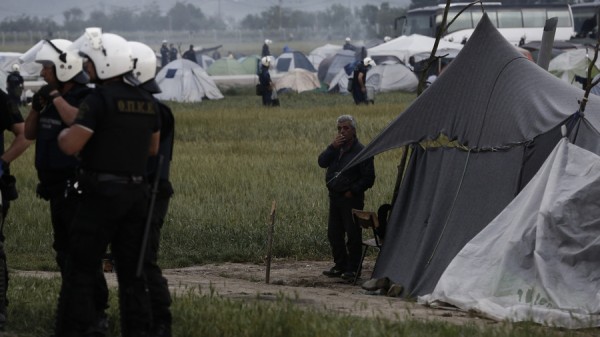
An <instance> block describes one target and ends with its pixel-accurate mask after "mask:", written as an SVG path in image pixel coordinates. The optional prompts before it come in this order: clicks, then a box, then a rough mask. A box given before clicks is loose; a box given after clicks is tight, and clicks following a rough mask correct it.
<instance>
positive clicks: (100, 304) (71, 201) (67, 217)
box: [48, 182, 108, 316]
mask: <svg viewBox="0 0 600 337" xmlns="http://www.w3.org/2000/svg"><path fill="white" fill-rule="evenodd" d="M65 189H66V182H65V184H64V185H62V186H59V188H56V189H54V191H53V192H52V193H50V194H49V195H48V197H49V200H48V201H49V202H50V219H51V221H52V229H53V235H54V242H53V243H52V248H54V251H55V252H56V263H57V264H58V267H59V269H60V274H61V276H62V278H63V279H64V277H65V265H66V263H67V256H68V254H69V228H70V226H71V224H72V223H73V219H74V217H75V214H76V212H77V208H78V205H79V196H78V195H76V194H74V193H69V194H68V195H67V196H65V192H64V191H65ZM96 270H97V271H96V286H95V291H94V295H95V303H96V312H97V314H98V316H104V315H105V313H104V311H105V309H106V308H108V285H107V284H106V279H105V278H104V273H103V271H102V268H101V267H100V265H99V266H98V268H97V269H96Z"/></svg>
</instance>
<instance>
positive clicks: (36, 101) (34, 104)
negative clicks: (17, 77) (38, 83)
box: [31, 92, 46, 112]
mask: <svg viewBox="0 0 600 337" xmlns="http://www.w3.org/2000/svg"><path fill="white" fill-rule="evenodd" d="M42 100H43V99H42V97H41V96H40V94H39V93H37V92H36V93H35V94H33V97H31V108H32V109H33V110H35V111H37V112H41V111H42V110H43V109H44V107H45V106H46V103H45V102H44V103H42Z"/></svg>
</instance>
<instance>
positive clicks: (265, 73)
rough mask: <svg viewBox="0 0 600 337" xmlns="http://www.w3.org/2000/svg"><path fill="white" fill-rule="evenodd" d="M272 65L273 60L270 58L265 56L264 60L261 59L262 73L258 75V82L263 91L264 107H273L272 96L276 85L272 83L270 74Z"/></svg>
mask: <svg viewBox="0 0 600 337" xmlns="http://www.w3.org/2000/svg"><path fill="white" fill-rule="evenodd" d="M270 65H271V60H270V59H269V57H268V56H264V57H263V58H262V59H260V72H259V74H258V82H259V84H260V87H261V90H262V91H261V92H262V103H263V105H264V106H272V105H273V99H272V96H273V90H274V85H273V81H271V74H269V66H270Z"/></svg>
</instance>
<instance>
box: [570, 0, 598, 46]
mask: <svg viewBox="0 0 600 337" xmlns="http://www.w3.org/2000/svg"><path fill="white" fill-rule="evenodd" d="M599 10H600V2H586V3H581V4H576V5H571V11H572V12H573V22H574V23H575V32H576V34H577V35H576V37H579V38H584V37H591V38H595V37H596V34H597V33H598V27H597V22H596V14H597V13H598V11H599Z"/></svg>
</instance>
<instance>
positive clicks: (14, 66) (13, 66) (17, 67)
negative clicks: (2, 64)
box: [11, 63, 21, 71]
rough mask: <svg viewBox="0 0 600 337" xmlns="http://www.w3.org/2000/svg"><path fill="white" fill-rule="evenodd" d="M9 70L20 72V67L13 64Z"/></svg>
mask: <svg viewBox="0 0 600 337" xmlns="http://www.w3.org/2000/svg"><path fill="white" fill-rule="evenodd" d="M11 68H12V71H19V70H21V66H20V65H19V64H18V63H15V64H13V65H12V67H11Z"/></svg>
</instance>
